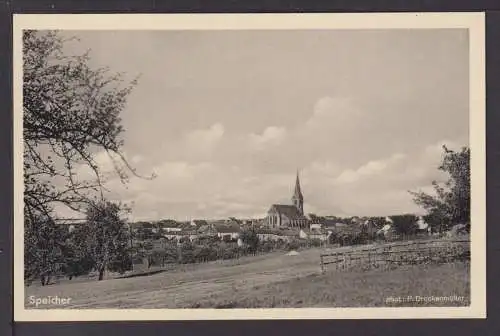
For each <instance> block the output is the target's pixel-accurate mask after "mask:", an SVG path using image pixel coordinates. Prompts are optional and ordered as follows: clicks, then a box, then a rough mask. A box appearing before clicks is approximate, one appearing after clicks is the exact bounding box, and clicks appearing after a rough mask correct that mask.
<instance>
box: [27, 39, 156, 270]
mask: <svg viewBox="0 0 500 336" xmlns="http://www.w3.org/2000/svg"><path fill="white" fill-rule="evenodd" d="M67 42H68V40H66V39H64V38H62V37H61V35H60V34H59V33H57V32H53V31H50V32H40V31H33V30H25V31H24V32H23V144H24V152H23V161H24V210H25V211H24V218H25V223H24V226H25V227H24V229H25V235H26V238H27V239H26V240H25V251H26V252H27V254H28V256H27V260H26V262H27V263H28V264H29V265H30V266H29V267H28V268H29V269H31V267H32V266H33V265H35V264H37V265H39V267H40V268H41V269H40V270H38V271H37V272H35V273H39V274H42V273H44V272H45V270H44V268H45V266H43V262H40V260H41V259H40V258H42V257H41V256H40V257H36V252H34V251H35V250H37V249H39V246H46V247H47V248H48V250H51V251H52V250H53V251H54V252H50V254H51V255H52V257H50V258H49V257H48V256H47V255H45V256H44V257H43V258H42V259H44V258H45V259H44V260H48V259H53V257H54V256H55V254H56V253H58V252H56V251H57V250H59V248H60V246H59V244H60V243H61V241H60V239H62V238H61V237H60V236H59V233H57V230H56V229H55V226H54V225H55V224H54V223H55V221H56V220H58V219H57V218H56V214H55V213H54V211H53V210H54V208H55V207H56V206H61V205H62V206H66V207H69V208H70V209H73V210H76V211H82V212H84V211H85V209H86V208H87V207H88V206H92V205H93V204H94V203H95V202H96V198H98V197H99V196H100V197H101V199H102V198H103V190H104V186H103V185H104V183H105V180H106V176H105V175H104V174H103V173H102V172H101V170H100V168H99V166H98V162H97V161H96V154H97V153H98V152H99V151H101V152H104V153H107V155H108V156H109V158H110V159H111V161H112V162H113V165H114V168H115V172H116V173H117V174H118V176H119V177H120V179H121V180H122V181H123V182H126V181H127V179H128V176H129V175H130V173H132V174H133V175H135V176H139V175H138V174H137V172H136V171H135V170H134V169H133V168H132V167H131V166H130V165H129V164H128V162H127V161H126V159H125V157H124V155H123V153H122V152H121V148H122V146H123V140H122V138H121V135H122V133H123V131H124V130H123V127H122V125H121V120H120V113H121V112H122V110H123V109H124V107H125V105H126V101H127V97H128V96H129V94H130V92H131V90H132V89H133V87H134V86H135V85H136V81H135V80H134V81H131V82H128V83H126V82H124V81H123V76H122V75H120V74H113V73H110V71H109V69H107V68H92V67H91V66H90V65H89V54H88V53H86V54H84V55H77V56H68V55H65V54H64V52H63V47H64V45H65V43H67ZM85 167H86V168H87V169H88V170H89V171H91V172H92V174H93V177H91V178H83V177H82V174H77V172H79V171H81V170H82V168H85ZM148 178H152V177H148ZM56 242H57V243H56ZM54 245H58V247H57V248H55V249H54V248H49V247H50V246H54ZM37 246H38V247H37ZM42 250H43V249H42ZM40 253H41V254H43V253H42V252H40ZM40 253H38V254H40ZM44 253H45V252H44ZM37 258H38V259H40V260H38V261H35V260H37ZM47 258H48V259H47ZM58 262H59V261H58ZM54 265H56V264H54ZM54 267H55V266H54ZM70 268H71V267H70ZM32 271H33V270H32V269H31V270H29V271H28V272H29V273H30V272H31V273H32Z"/></svg>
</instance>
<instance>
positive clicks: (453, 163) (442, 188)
mask: <svg viewBox="0 0 500 336" xmlns="http://www.w3.org/2000/svg"><path fill="white" fill-rule="evenodd" d="M443 150H444V155H443V159H442V162H441V165H440V166H439V167H438V169H439V170H441V171H443V172H445V173H447V174H448V175H449V179H448V180H447V181H446V182H445V183H444V184H440V183H438V182H436V181H433V182H432V184H433V186H434V191H435V194H436V195H429V194H426V193H424V192H410V193H411V194H412V195H413V197H414V201H415V203H416V204H417V205H419V206H421V207H422V208H424V209H425V210H426V211H427V216H426V217H425V220H426V221H427V222H428V223H429V224H430V225H431V226H434V227H435V228H437V230H438V231H441V230H443V229H447V228H449V226H451V225H453V224H457V223H462V224H470V148H468V147H462V149H461V150H460V151H453V150H450V149H448V148H447V147H446V146H443Z"/></svg>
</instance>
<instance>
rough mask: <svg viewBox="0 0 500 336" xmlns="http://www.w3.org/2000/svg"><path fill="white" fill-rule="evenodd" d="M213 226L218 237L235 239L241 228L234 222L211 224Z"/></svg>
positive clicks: (238, 235)
mask: <svg viewBox="0 0 500 336" xmlns="http://www.w3.org/2000/svg"><path fill="white" fill-rule="evenodd" d="M213 228H214V230H215V232H216V234H217V237H219V238H220V239H222V240H224V239H230V240H237V239H238V238H239V237H240V233H241V228H240V226H239V225H238V224H236V223H224V224H213Z"/></svg>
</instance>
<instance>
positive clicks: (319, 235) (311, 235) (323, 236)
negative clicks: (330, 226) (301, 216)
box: [299, 229, 331, 241]
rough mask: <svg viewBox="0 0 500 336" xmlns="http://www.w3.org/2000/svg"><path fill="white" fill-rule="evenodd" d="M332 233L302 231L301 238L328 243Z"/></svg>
mask: <svg viewBox="0 0 500 336" xmlns="http://www.w3.org/2000/svg"><path fill="white" fill-rule="evenodd" d="M330 234H331V232H328V231H326V230H322V229H320V230H308V229H301V230H300V232H299V238H301V239H319V240H321V241H326V240H328V237H329V236H330Z"/></svg>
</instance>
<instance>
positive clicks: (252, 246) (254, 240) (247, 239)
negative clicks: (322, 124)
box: [240, 229, 259, 253]
mask: <svg viewBox="0 0 500 336" xmlns="http://www.w3.org/2000/svg"><path fill="white" fill-rule="evenodd" d="M240 238H241V241H242V242H243V243H244V244H246V245H247V246H248V248H249V251H250V252H252V253H253V252H255V251H257V248H258V247H259V236H257V233H256V232H255V230H252V229H248V230H244V231H243V232H242V233H241V235H240Z"/></svg>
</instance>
